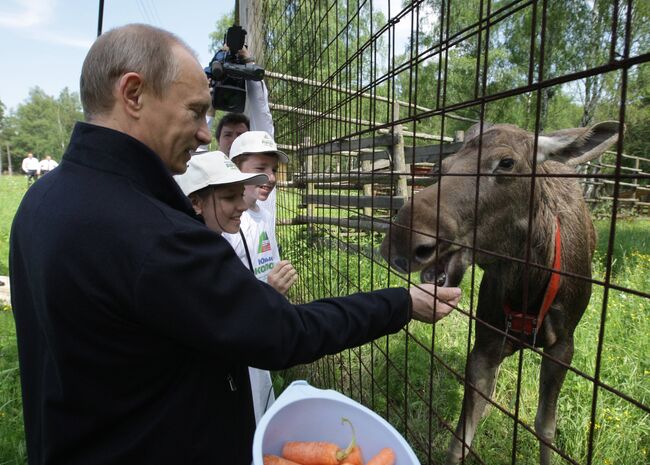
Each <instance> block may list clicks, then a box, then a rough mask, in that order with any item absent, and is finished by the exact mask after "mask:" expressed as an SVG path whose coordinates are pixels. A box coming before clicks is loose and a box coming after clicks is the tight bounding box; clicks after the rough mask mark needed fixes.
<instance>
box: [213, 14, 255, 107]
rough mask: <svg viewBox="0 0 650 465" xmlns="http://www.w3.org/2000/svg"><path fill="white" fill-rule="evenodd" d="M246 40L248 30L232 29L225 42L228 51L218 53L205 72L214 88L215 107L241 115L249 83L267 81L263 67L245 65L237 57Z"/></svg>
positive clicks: (238, 27) (230, 28)
mask: <svg viewBox="0 0 650 465" xmlns="http://www.w3.org/2000/svg"><path fill="white" fill-rule="evenodd" d="M245 41H246V30H245V29H243V28H242V27H241V26H231V27H229V28H228V32H226V37H225V40H224V42H225V44H226V45H227V47H228V49H227V50H219V51H218V52H217V53H215V54H214V57H212V60H210V64H209V65H208V66H207V67H206V68H205V69H204V71H205V74H206V75H207V76H208V78H209V79H210V87H212V106H213V107H214V108H215V109H217V110H224V111H229V112H235V113H242V112H243V111H244V107H245V105H246V81H261V80H262V79H264V69H263V68H261V67H260V66H257V65H255V64H253V63H247V62H245V61H244V60H242V59H241V58H240V56H239V55H238V53H239V51H240V50H241V49H242V48H244V43H245Z"/></svg>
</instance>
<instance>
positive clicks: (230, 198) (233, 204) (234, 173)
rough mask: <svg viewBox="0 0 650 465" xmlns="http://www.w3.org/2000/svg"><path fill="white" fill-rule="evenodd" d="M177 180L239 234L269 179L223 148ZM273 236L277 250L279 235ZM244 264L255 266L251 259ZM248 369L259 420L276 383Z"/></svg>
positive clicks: (212, 218) (205, 213)
mask: <svg viewBox="0 0 650 465" xmlns="http://www.w3.org/2000/svg"><path fill="white" fill-rule="evenodd" d="M174 180H175V181H176V182H177V183H178V185H179V187H180V188H181V190H182V191H183V193H184V194H185V195H187V196H188V197H189V199H190V201H191V202H192V207H193V208H194V211H195V212H196V213H197V214H198V215H201V216H202V217H203V220H204V221H205V224H206V226H208V227H209V228H210V229H211V230H212V231H214V232H216V233H219V234H222V235H223V237H228V236H233V237H237V238H239V237H240V235H239V232H240V224H241V223H242V220H243V216H242V214H244V215H245V212H246V210H247V209H248V208H249V205H250V201H249V202H247V201H246V200H245V198H246V197H248V198H251V195H252V197H253V198H255V195H256V190H257V187H256V186H257V185H260V184H263V183H265V182H267V181H268V177H267V176H266V175H265V174H255V173H242V172H241V171H239V169H238V168H237V166H235V164H234V163H233V162H232V161H230V160H229V159H228V157H226V156H225V155H224V154H223V153H222V152H204V153H199V154H196V155H194V156H192V158H191V159H190V161H189V163H188V165H187V171H186V172H185V173H183V174H181V175H177V176H174ZM246 191H248V192H249V194H248V196H246V195H245V192H246ZM249 223H250V221H249ZM272 239H273V244H272V245H273V247H274V248H275V249H276V251H277V245H276V244H275V237H273V238H272ZM267 242H268V240H267ZM241 243H242V242H240V244H241ZM243 244H246V242H243ZM270 245H271V244H270V242H269V246H270ZM246 252H247V250H246ZM276 253H277V252H276ZM255 256H256V257H257V254H256V255H255ZM249 258H250V256H249ZM244 264H245V265H246V266H247V267H249V268H250V269H251V270H253V268H252V266H251V265H250V262H249V263H246V262H244ZM269 284H271V285H272V286H273V287H274V288H275V289H276V290H277V291H278V292H282V293H286V289H285V286H284V285H280V286H277V285H274V284H275V283H269ZM248 371H249V373H248V374H249V377H250V384H251V394H252V396H253V410H254V412H255V421H256V422H258V421H259V419H260V418H261V417H262V415H263V414H264V412H265V411H266V409H267V408H268V407H269V406H270V405H271V403H273V401H274V400H275V396H274V394H273V383H272V381H271V373H270V372H269V371H268V370H259V369H257V368H252V367H249V369H248Z"/></svg>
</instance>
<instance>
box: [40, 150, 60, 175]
mask: <svg viewBox="0 0 650 465" xmlns="http://www.w3.org/2000/svg"><path fill="white" fill-rule="evenodd" d="M57 166H59V164H58V163H57V162H56V161H55V160H52V157H51V156H49V155H45V158H44V159H43V160H41V162H40V175H41V176H42V175H44V174H45V173H48V172H50V171H52V170H53V169H54V168H56V167H57Z"/></svg>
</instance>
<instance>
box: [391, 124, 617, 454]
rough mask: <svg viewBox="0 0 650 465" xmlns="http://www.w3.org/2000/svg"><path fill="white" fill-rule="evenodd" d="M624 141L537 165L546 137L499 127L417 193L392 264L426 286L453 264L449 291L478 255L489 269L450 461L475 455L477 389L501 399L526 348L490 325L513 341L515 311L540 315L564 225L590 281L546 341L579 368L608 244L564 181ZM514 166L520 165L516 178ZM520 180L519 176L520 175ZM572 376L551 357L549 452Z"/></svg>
mask: <svg viewBox="0 0 650 465" xmlns="http://www.w3.org/2000/svg"><path fill="white" fill-rule="evenodd" d="M617 131H618V124H617V123H602V124H601V125H596V126H594V127H593V128H590V129H587V128H579V129H570V130H563V131H560V132H558V133H555V134H554V135H550V136H549V137H540V138H539V139H538V151H537V157H535V156H534V153H533V150H534V147H535V137H534V135H532V134H530V133H528V132H526V131H524V130H522V129H519V128H517V127H515V126H511V125H497V126H493V127H490V128H489V129H487V130H485V131H484V133H483V135H482V137H480V138H479V137H475V138H473V139H471V140H469V141H467V142H466V144H465V145H464V146H463V147H462V148H461V150H460V151H459V152H458V153H456V154H455V155H454V156H452V157H449V158H447V159H446V160H445V161H444V162H443V165H442V170H441V177H440V180H439V182H438V183H437V184H434V185H432V186H430V187H428V188H427V189H424V190H423V191H421V192H419V193H418V194H416V195H415V197H414V199H413V204H412V206H411V204H410V203H408V204H407V205H406V206H405V207H403V208H402V209H401V210H400V211H399V212H398V215H397V217H396V219H395V224H394V226H393V227H392V228H391V232H390V233H389V234H388V235H387V237H386V238H385V239H384V242H383V244H382V254H383V256H384V257H385V258H386V259H387V260H388V261H389V262H390V263H391V265H393V266H394V267H395V268H398V269H401V270H402V271H407V268H408V270H410V271H418V270H422V277H423V280H432V279H433V278H434V277H435V273H434V270H436V269H438V268H439V267H441V266H446V271H447V281H446V284H445V285H458V284H459V283H460V280H461V278H462V275H463V272H464V271H465V269H466V268H467V266H469V265H470V264H471V262H472V256H473V250H475V251H476V252H475V254H474V262H475V263H476V264H477V265H478V266H480V267H481V268H483V270H484V275H483V280H482V282H481V286H480V291H479V301H478V307H477V310H476V314H477V317H478V319H479V322H478V323H477V324H476V340H475V345H474V348H473V349H472V352H471V354H470V356H469V362H468V363H469V364H468V368H467V378H468V383H469V385H470V386H472V388H471V389H469V390H467V391H466V392H465V398H464V401H463V411H462V413H461V418H460V419H459V422H458V427H457V430H456V437H454V438H453V439H452V441H451V444H450V447H449V452H448V457H447V463H450V464H453V463H457V462H458V461H459V460H460V459H461V456H462V455H463V454H464V453H467V449H465V451H463V446H462V442H461V440H462V439H464V440H465V443H466V447H469V445H470V444H471V442H472V438H473V436H474V433H475V429H476V426H477V423H478V420H479V419H480V417H481V415H482V413H483V409H484V407H485V404H486V401H485V399H483V398H482V397H481V396H480V395H479V394H478V393H477V391H480V392H482V393H483V394H485V395H487V396H490V395H491V393H492V390H493V387H494V385H495V377H496V371H497V368H498V366H499V364H500V363H501V362H502V360H503V358H505V357H506V356H509V355H511V354H512V353H514V352H515V351H516V350H517V349H518V348H520V344H519V343H517V342H513V341H511V340H505V338H504V336H503V335H502V334H501V333H499V332H496V331H494V330H492V329H490V328H489V327H488V326H487V325H484V324H482V323H481V322H486V323H489V324H490V325H492V326H494V327H497V328H500V329H501V330H503V331H505V329H506V318H505V314H504V311H503V308H504V304H505V303H506V302H508V303H509V304H510V305H511V306H512V308H515V309H519V310H523V309H524V304H525V307H526V309H527V311H528V312H529V313H533V314H536V313H537V312H538V310H539V306H540V303H541V300H542V298H543V295H544V292H545V290H546V286H547V283H548V280H549V277H550V272H548V271H546V270H545V269H543V268H540V267H546V268H551V267H552V264H553V257H554V251H555V248H554V247H555V239H554V231H555V225H556V218H557V219H559V222H560V225H561V227H560V230H561V242H562V253H561V257H562V265H561V270H562V272H566V273H569V274H571V275H576V276H579V277H582V278H583V279H581V278H576V277H572V276H562V277H561V279H560V289H559V292H558V294H557V297H556V298H555V300H554V302H553V305H552V307H551V309H550V311H549V313H548V316H547V317H546V319H545V320H544V322H543V325H542V327H541V328H540V330H539V333H538V335H537V338H536V341H535V343H536V345H537V346H539V347H543V348H544V351H545V353H547V354H549V355H551V356H552V357H554V358H557V359H560V360H562V361H563V362H564V363H567V364H570V363H571V358H572V355H573V333H574V331H575V328H576V325H577V324H578V322H579V321H580V318H581V317H582V314H583V312H584V310H585V308H586V307H587V304H588V302H589V298H590V295H591V284H590V282H589V280H588V279H589V278H591V258H592V254H593V251H594V247H595V243H596V238H595V232H594V228H593V224H592V222H591V218H590V215H589V212H588V210H587V207H586V204H585V202H584V200H583V198H582V191H581V189H580V186H579V184H578V182H577V180H576V179H574V178H571V177H552V175H557V174H564V175H568V174H575V172H574V171H573V168H571V167H569V166H566V165H570V164H571V160H572V159H573V158H580V159H581V160H584V159H585V157H586V154H587V155H588V156H589V157H592V158H593V157H595V156H598V155H599V154H600V153H601V152H602V151H604V150H606V149H607V148H608V147H609V145H611V144H612V143H613V142H614V141H615V140H616V137H617ZM470 132H471V131H470ZM479 147H480V160H479ZM556 159H557V160H558V161H555V160H556ZM507 160H512V167H511V168H508V164H509V162H508V161H507ZM535 160H537V162H536V164H535V174H536V176H535V177H534V191H533V192H534V193H533V202H532V212H531V215H530V216H529V211H530V210H531V209H530V208H529V207H530V205H531V204H530V192H531V183H532V182H533V176H532V173H533V164H534V163H535ZM563 162H564V163H566V165H565V164H564V163H563ZM479 166H480V168H479V169H478V170H477V167H479ZM477 171H478V172H479V173H480V174H481V176H477V175H476V173H477ZM515 174H516V175H518V176H512V175H515ZM549 175H550V176H549ZM477 190H478V195H477ZM411 221H412V223H411ZM529 224H530V226H531V228H532V229H531V232H530V247H529V251H528V254H527V250H526V248H527V244H528V242H527V238H528V228H529ZM411 225H412V230H411ZM504 256H505V257H508V258H503V257H504ZM527 257H528V263H525V261H526V258H527ZM535 265H538V266H535ZM565 374H566V369H565V368H564V367H562V366H561V365H559V364H557V363H555V362H553V361H552V360H550V359H548V358H546V357H545V358H544V359H543V361H542V368H541V374H540V400H539V405H538V412H537V418H536V421H535V428H536V431H537V434H538V435H539V436H540V437H542V438H544V439H546V440H547V441H549V442H550V441H552V440H553V437H554V435H555V424H556V421H555V414H556V410H557V408H556V407H557V406H556V403H557V397H558V394H559V390H560V388H561V385H562V383H563V381H564V376H565ZM550 453H551V451H550V449H549V448H548V447H547V446H545V445H544V444H543V443H542V444H541V454H540V460H541V463H542V464H543V465H548V464H549V463H550Z"/></svg>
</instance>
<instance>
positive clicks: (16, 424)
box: [0, 176, 27, 465]
mask: <svg viewBox="0 0 650 465" xmlns="http://www.w3.org/2000/svg"><path fill="white" fill-rule="evenodd" d="M26 190H27V185H26V182H25V178H24V176H0V199H2V201H1V202H0V275H2V276H7V275H8V274H9V263H8V262H9V260H8V258H9V233H10V230H11V223H12V221H13V218H14V214H15V213H16V209H17V208H18V204H19V203H20V201H21V199H22V198H23V195H24V194H25V192H26ZM25 463H27V453H26V450H25V433H24V429H23V415H22V400H21V395H20V376H19V373H18V349H17V347H16V327H15V325H14V318H13V315H12V314H11V307H9V306H8V305H6V304H1V303H0V465H9V464H11V465H18V464H25Z"/></svg>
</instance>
